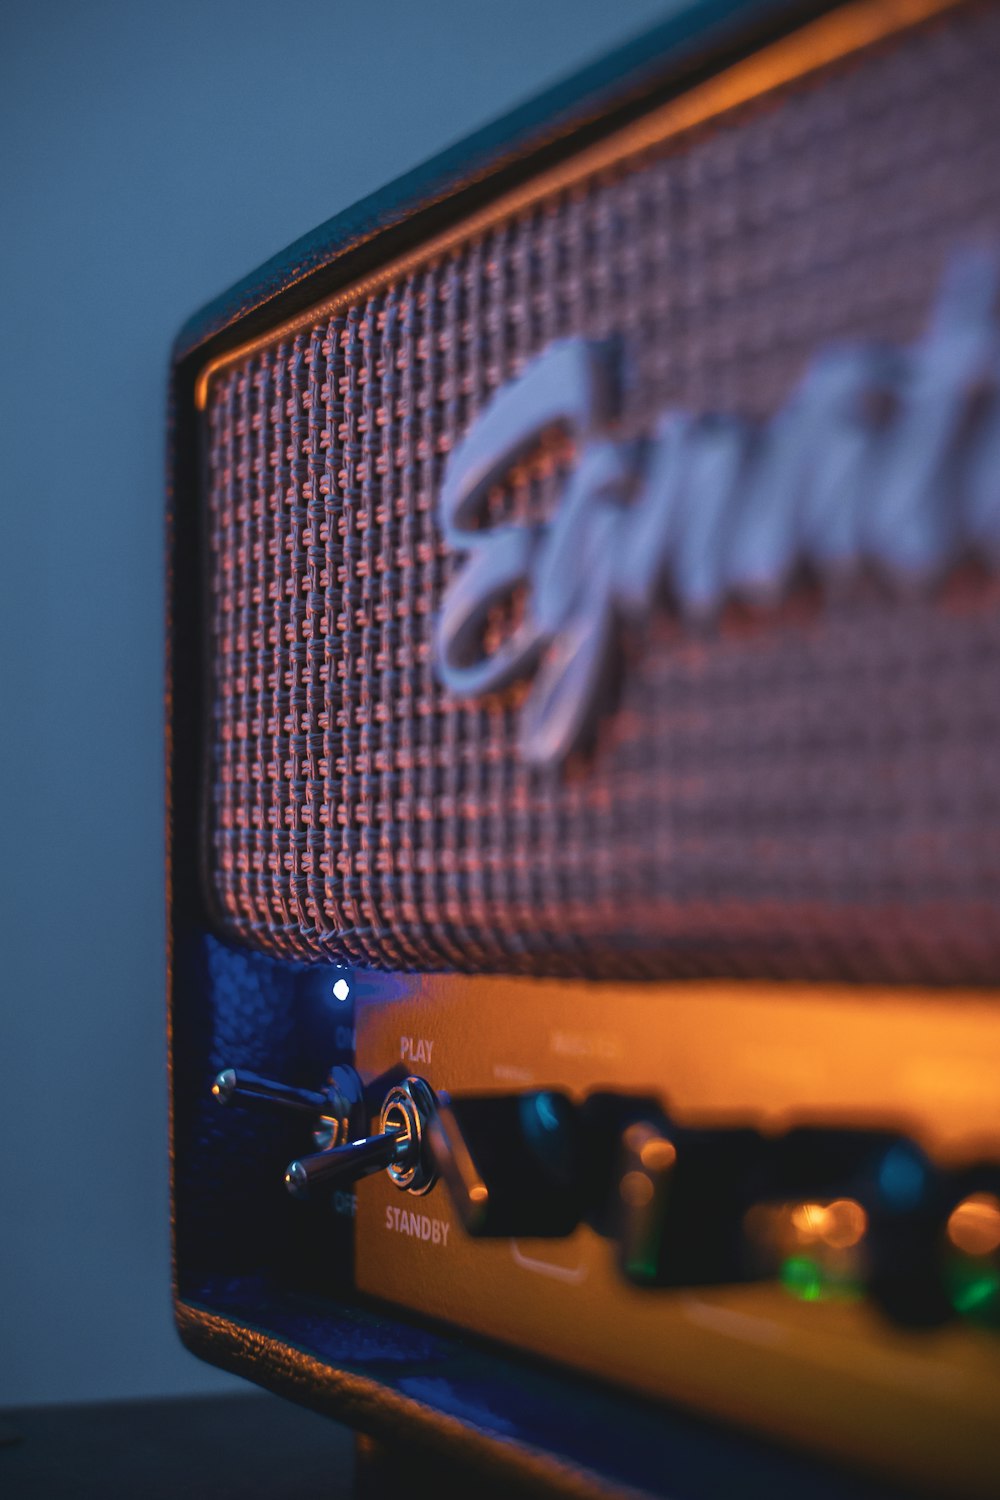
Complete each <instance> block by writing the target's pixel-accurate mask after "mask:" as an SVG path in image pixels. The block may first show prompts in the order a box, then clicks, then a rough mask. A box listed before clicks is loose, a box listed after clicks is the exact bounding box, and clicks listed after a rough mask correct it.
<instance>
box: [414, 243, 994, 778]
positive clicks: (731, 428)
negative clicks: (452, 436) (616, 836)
mask: <svg viewBox="0 0 1000 1500" xmlns="http://www.w3.org/2000/svg"><path fill="white" fill-rule="evenodd" d="M998 282H1000V276H998V264H997V261H996V259H995V258H994V257H993V256H989V255H985V254H973V253H970V254H966V255H964V256H962V257H961V258H960V259H957V260H956V261H955V263H954V264H953V265H952V267H951V269H950V271H949V273H948V275H947V276H946V278H945V284H944V286H943V288H942V291H941V293H940V295H939V298H938V302H937V306H936V308H935V311H934V313H933V315H932V317H931V320H930V323H929V326H928V328H927V331H926V333H925V334H924V335H923V336H922V338H921V339H920V340H919V341H918V342H917V343H916V344H915V345H914V346H913V348H911V349H908V350H893V349H891V348H887V347H884V346H878V345H872V344H867V345H859V344H851V345H843V346H839V347H833V348H829V349H827V350H826V351H824V352H823V353H821V354H820V355H819V356H818V357H817V358H816V360H815V361H814V363H813V364H812V365H811V367H810V368H809V369H808V370H807V372H806V375H805V377H804V379H803V380H802V382H801V384H800V385H799V387H798V389H797V390H796V391H795V393H794V394H793V396H792V397H791V399H790V400H789V401H788V403H787V404H786V405H785V406H784V407H783V408H782V409H781V410H780V411H778V413H777V414H776V415H775V416H774V417H773V418H772V419H771V420H770V421H768V422H767V423H753V422H750V421H745V420H742V419H740V418H739V417H735V416H727V415H715V416H712V415H697V416H696V415H692V414H690V413H687V412H684V411H667V412H665V413H664V414H663V416H662V417H661V418H660V420H659V421H658V423H657V425H656V427H655V430H654V431H653V432H652V433H651V434H650V436H649V437H648V438H647V439H644V440H642V441H625V440H623V439H622V438H621V437H620V436H616V433H615V418H616V413H617V402H616V396H615V390H616V375H617V365H618V361H617V359H616V357H615V356H616V351H615V349H614V347H613V346H608V345H602V344H598V343H594V342H588V341H587V340H584V339H579V338H577V339H567V340H564V341H561V342H558V343H554V344H552V345H550V346H549V347H548V348H547V349H546V350H545V351H544V352H543V353H541V354H540V355H538V356H537V358H535V359H534V360H533V361H532V362H531V363H530V364H528V365H527V367H526V368H525V369H524V371H523V372H522V374H521V375H520V376H519V377H518V378H517V379H516V380H514V381H513V382H511V384H509V385H507V386H505V387H504V388H502V389H501V390H500V391H498V392H497V393H496V395H495V396H494V397H493V399H492V400H491V401H490V402H489V403H488V404H487V406H486V407H485V408H484V409H483V411H482V412H481V413H480V414H479V416H478V417H477V418H476V420H475V422H474V423H473V425H472V427H471V428H470V430H469V432H468V433H467V434H466V436H465V437H464V439H463V440H462V441H461V442H460V443H459V444H458V445H457V446H456V447H455V449H454V450H453V452H452V454H451V456H450V459H449V462H448V465H447V468H446V471H445V476H444V482H443V486H442V490H441V497H440V521H441V525H442V527H443V530H444V533H445V536H446V537H447V539H448V541H449V542H450V544H451V545H452V546H453V547H455V548H456V549H460V550H462V551H463V552H466V553H468V557H467V560H466V561H465V563H464V565H463V566H462V567H461V568H460V569H459V571H458V572H457V574H456V576H455V577H454V579H453V580H452V582H451V584H450V586H449V588H448V589H447V591H446V594H445V597H444V601H443V604H442V609H441V613H440V616H439V619H438V622H437V640H436V648H437V669H438V672H439V675H440V678H441V681H442V682H443V684H444V685H445V686H446V687H447V688H448V690H449V691H450V692H451V693H452V694H453V695H454V696H456V697H459V698H478V697H479V696H481V695H482V694H486V693H491V692H495V691H497V690H499V689H501V688H504V687H506V686H507V685H509V684H510V683H512V682H514V681H515V680H517V679H519V678H525V677H530V676H533V677H534V681H533V682H532V685H531V688H530V691H529V692H528V694H527V697H526V698H525V701H524V703H523V706H522V708H521V719H520V753H521V755H522V756H523V757H524V759H525V760H527V761H528V762H530V763H532V764H534V765H538V766H551V765H556V764H558V763H559V762H561V761H562V760H563V759H564V758H565V757H566V756H567V755H568V754H569V753H570V752H571V751H572V750H574V749H575V748H577V747H578V746H579V745H580V744H581V743H582V742H583V741H584V740H585V738H586V737H587V735H588V734H589V733H590V732H591V731H592V729H593V726H594V721H595V715H596V714H597V712H598V711H599V707H600V703H601V699H602V695H603V691H604V686H605V684H606V682H607V678H608V673H609V671H610V669H611V663H612V661H613V654H612V648H613V644H614V640H615V636H616V632H617V630H618V629H619V628H620V627H621V626H622V625H627V624H628V623H630V622H636V621H641V620H642V619H643V618H645V617H646V616H648V614H649V613H650V611H651V610H652V609H653V608H654V607H657V606H658V605H659V606H662V607H666V608H670V609H673V610H674V611H676V612H677V613H678V615H679V616H680V617H681V618H682V619H684V620H687V621H690V622H691V623H697V622H708V621H709V620H711V618H712V617H713V616H715V615H717V614H718V612H719V611H720V609H721V608H722V606H723V605H724V604H725V603H726V602H727V600H730V599H743V600H746V601H748V602H750V603H752V604H755V605H768V604H773V603H775V602H777V600H778V599H779V598H780V597H781V596H782V594H783V593H784V592H785V591H786V590H787V589H788V587H789V586H790V583H791V581H792V579H793V576H794V575H795V573H796V572H797V571H798V570H800V569H801V568H802V567H803V566H809V567H810V568H811V569H812V570H813V571H814V572H815V573H817V574H819V576H821V577H824V578H827V579H832V578H844V577H845V576H846V575H850V574H851V573H855V572H857V571H859V570H861V569H863V568H874V569H877V570H878V571H879V572H880V573H881V574H882V576H883V577H885V578H887V579H888V580H890V581H891V582H892V583H893V585H894V586H896V587H898V588H899V589H901V590H907V589H913V588H915V587H924V586H926V585H928V584H929V583H932V582H933V581H934V580H935V579H936V578H937V577H939V576H940V575H941V573H942V571H943V570H944V569H945V568H947V567H948V566H949V565H950V564H951V563H952V562H953V561H954V560H955V559H956V558H957V557H958V556H960V555H963V554H968V553H975V552H978V553H979V554H980V555H985V556H987V557H989V558H993V557H995V556H997V555H998V554H1000V325H998V322H997V318H996V299H997V289H998ZM556 427H562V428H564V429H566V430H567V431H568V432H569V434H570V435H571V437H572V439H573V443H574V450H575V454H576V461H575V466H574V468H573V469H572V471H571V472H570V474H569V477H568V479H567V481H566V484H565V488H564V490H563V493H562V495H561V496H560V499H559V503H558V506H557V509H556V512H555V514H554V516H553V518H552V520H551V522H550V523H549V524H548V525H545V526H527V525H514V524H503V525H499V526H494V527H489V526H487V525H486V507H487V498H488V495H489V492H490V491H491V489H493V488H494V486H496V485H498V484H500V483H501V482H502V481H503V479H504V477H505V476H506V475H507V473H508V471H509V470H510V469H511V467H512V466H513V465H514V464H516V463H517V462H518V461H519V460H523V459H524V458H526V457H527V456H528V455H529V454H530V451H531V449H532V447H534V446H535V445H537V444H538V442H539V441H540V439H541V437H542V435H543V434H544V433H545V432H547V431H549V430H551V429H553V428H556ZM515 590H524V591H526V595H527V604H526V608H525V610H524V612H523V617H522V618H521V620H520V622H519V623H518V624H517V625H516V626H515V627H514V628H513V629H512V630H511V632H510V633H509V634H508V635H507V636H506V637H505V638H504V639H503V640H502V641H501V643H500V644H499V645H497V646H496V648H495V649H493V650H491V651H489V652H485V651H484V648H483V636H484V626H485V624H486V621H487V619H488V616H489V615H490V612H491V611H492V610H494V609H495V608H496V607H497V606H498V605H500V604H502V603H503V602H504V601H505V600H506V599H509V598H510V596H511V595H512V593H513V592H514V591H515Z"/></svg>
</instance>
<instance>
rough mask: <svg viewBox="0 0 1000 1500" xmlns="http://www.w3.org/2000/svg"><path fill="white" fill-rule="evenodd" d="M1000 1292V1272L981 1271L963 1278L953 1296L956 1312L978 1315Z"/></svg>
mask: <svg viewBox="0 0 1000 1500" xmlns="http://www.w3.org/2000/svg"><path fill="white" fill-rule="evenodd" d="M998 1292H1000V1272H998V1271H993V1270H988V1271H979V1272H977V1273H976V1274H975V1275H973V1276H968V1277H963V1278H962V1280H961V1282H960V1284H959V1285H957V1286H956V1287H955V1288H954V1290H953V1292H952V1294H951V1300H952V1304H953V1306H954V1308H955V1311H956V1312H960V1313H973V1314H974V1313H977V1312H979V1311H980V1310H982V1309H985V1308H986V1307H987V1306H988V1305H989V1303H990V1302H991V1301H992V1300H993V1299H994V1298H995V1297H996V1295H997V1293H998Z"/></svg>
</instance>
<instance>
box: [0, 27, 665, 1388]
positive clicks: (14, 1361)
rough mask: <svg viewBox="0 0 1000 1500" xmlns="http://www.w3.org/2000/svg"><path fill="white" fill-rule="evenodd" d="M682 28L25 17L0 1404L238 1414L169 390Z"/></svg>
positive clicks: (7, 524)
mask: <svg viewBox="0 0 1000 1500" xmlns="http://www.w3.org/2000/svg"><path fill="white" fill-rule="evenodd" d="M669 9H670V0H496V3H489V0H425V3H419V0H409V3H407V0H370V3H369V4H368V5H365V4H363V3H358V0H350V3H339V0H326V3H325V4H324V3H321V0H309V3H304V0H267V3H261V0H162V3H157V4H153V3H148V0H86V3H85V0H79V3H70V0H65V3H56V0H3V3H2V5H0V288H2V292H0V297H2V308H0V357H2V361H3V363H2V367H0V715H2V738H0V789H2V790H0V798H2V816H0V923H2V940H0V963H2V970H0V972H2V992H0V1405H9V1404H15V1403H18V1404H19V1403H27V1402H43V1401H73V1400H88V1399H91V1400H92V1399H103V1398H114V1397H120V1396H138V1395H151V1394H160V1393H174V1392H186V1391H200V1390H209V1389H213V1390H214V1389H222V1388H224V1387H225V1386H227V1385H229V1384H236V1382H229V1381H228V1380H227V1379H226V1378H225V1377H223V1376H222V1375H220V1374H218V1373H217V1372H214V1371H212V1370H210V1369H209V1368H208V1367H207V1366H202V1365H200V1364H199V1363H198V1362H197V1361H196V1360H194V1359H193V1358H192V1357H190V1356H189V1355H187V1354H186V1353H185V1352H184V1351H183V1350H182V1348H181V1346H180V1344H179V1343H178V1342H177V1339H176V1337H175V1335H174V1332H173V1328H172V1324H171V1321H170V1311H169V1299H168V1291H167V1286H168V1243H167V1179H166V1127H165V1115H166V1099H165V1081H164V1061H163V1058H164V1032H163V890H162V874H161V866H162V845H163V837H162V823H163V817H162V811H161V804H162V791H161V787H162V751H161V733H162V730H161V659H162V625H161V611H162V599H161V567H162V559H161V542H162V524H161V512H162V470H163V453H162V449H163V406H164V372H165V368H166V362H167V355H168V349H169V345H170V341H171V338H172V336H173V334H174V332H175V331H176V329H177V327H178V326H179V325H180V323H181V322H182V321H183V320H184V318H185V317H186V316H187V315H188V314H189V313H190V312H192V311H194V309H195V308H196V307H197V306H198V305H199V304H201V303H203V302H205V301H207V300H208V299H209V298H210V297H212V296H213V295H215V294H216V293H217V292H219V291H221V290H222V289H223V288H224V287H225V286H226V285H228V284H229V283H230V282H232V281H234V280H235V279H236V278H238V277H240V276H242V275H243V274H244V273H245V272H247V271H249V270H251V269H252V268H253V267H254V266H255V265H256V264H257V263H258V262H260V261H262V260H264V259H265V258H266V257H268V256H270V255H271V254H273V253H274V252H275V251H276V250H278V249H280V248H281V247H282V245H284V244H285V243H287V242H288V241H289V240H291V239H293V238H294V237H296V236H297V235H299V234H302V233H304V232H305V231H306V230H308V229H311V228H312V227H313V226H314V225H315V224H316V223H318V222H320V221H321V220H323V219H326V218H328V217H329V216H330V215H331V214H333V213H335V212H336V211H337V210H338V209H340V208H343V207H345V206H346V205H347V204H349V203H350V202H351V201H352V200H353V199H355V198H357V197H360V196H361V195H363V194H365V193H367V192H369V191H371V190H372V189H374V188H376V187H378V186H380V185H381V184H382V183H384V182H385V181H387V180H388V179H390V178H392V177H394V176H395V175H397V174H398V173H400V172H402V171H405V170H406V169H407V168H408V167H411V166H413V165H415V164H416V163H417V162H419V161H420V160H421V159H422V158H424V157H426V156H428V155H430V154H432V153H433V152H435V151H437V150H439V149H440V148H441V147H442V146H444V145H446V144H447V143H448V142H449V141H451V140H454V139H455V138H457V137H460V136H461V135H464V134H465V133H466V132H467V131H469V130H471V129H472V128H474V127H475V126H476V125H479V124H481V123H483V122H484V121H486V120H488V119H489V118H490V117H491V116H494V115H496V114H499V113H502V112H503V111H504V110H506V109H507V108H509V107H510V106H511V105H512V104H514V103H515V102H517V101H518V100H519V99H521V98H523V97H524V96H526V95H529V94H531V93H533V92H534V91H535V90H537V89H538V88H540V87H541V86H543V85H545V84H546V83H548V82H550V81H552V80H554V79H555V78H557V77H559V76H560V75H561V74H563V73H566V72H569V71H571V70H572V69H574V68H575V67H577V66H578V65H579V64H581V63H582V62H584V61H586V60H588V59H589V58H591V57H592V56H594V55H597V54H599V53H600V52H602V51H603V50H605V49H606V48H607V47H609V46H611V45H614V44H615V43H617V42H619V41H621V40H623V39H624V38H625V37H626V36H628V35H629V34H631V33H633V32H635V31H636V30H640V29H642V28H643V27H645V26H647V25H650V24H653V23H654V22H655V21H657V20H659V19H660V18H661V17H662V16H663V14H664V13H665V11H666V10H669Z"/></svg>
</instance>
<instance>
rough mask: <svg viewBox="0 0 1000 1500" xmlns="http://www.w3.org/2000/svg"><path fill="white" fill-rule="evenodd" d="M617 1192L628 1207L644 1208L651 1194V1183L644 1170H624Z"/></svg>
mask: <svg viewBox="0 0 1000 1500" xmlns="http://www.w3.org/2000/svg"><path fill="white" fill-rule="evenodd" d="M618 1192H619V1195H620V1197H621V1200H622V1202H623V1203H624V1204H626V1206H627V1207H628V1208H646V1207H647V1205H648V1204H649V1202H650V1200H651V1199H652V1196H653V1184H652V1183H651V1182H650V1180H649V1178H648V1177H647V1176H646V1174H645V1172H626V1173H625V1175H624V1177H623V1178H622V1180H621V1182H620V1183H619V1184H618Z"/></svg>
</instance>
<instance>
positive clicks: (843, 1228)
mask: <svg viewBox="0 0 1000 1500" xmlns="http://www.w3.org/2000/svg"><path fill="white" fill-rule="evenodd" d="M791 1221H792V1228H793V1229H794V1230H795V1232H796V1234H797V1236H798V1238H799V1240H800V1241H801V1242H802V1243H804V1244H810V1243H814V1242H815V1241H817V1240H822V1242H823V1243H824V1244H825V1245H829V1246H830V1249H831V1250H849V1249H851V1247H852V1246H853V1245H856V1244H858V1242H859V1241H860V1240H862V1239H863V1238H864V1235H865V1231H866V1230H867V1228H868V1215H867V1214H866V1213H865V1211H864V1209H863V1208H862V1207H861V1204H860V1203H857V1202H856V1201H855V1200H854V1199H853V1198H835V1199H834V1201H833V1202H832V1203H798V1204H796V1206H795V1207H794V1208H793V1209H792V1212H791Z"/></svg>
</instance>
